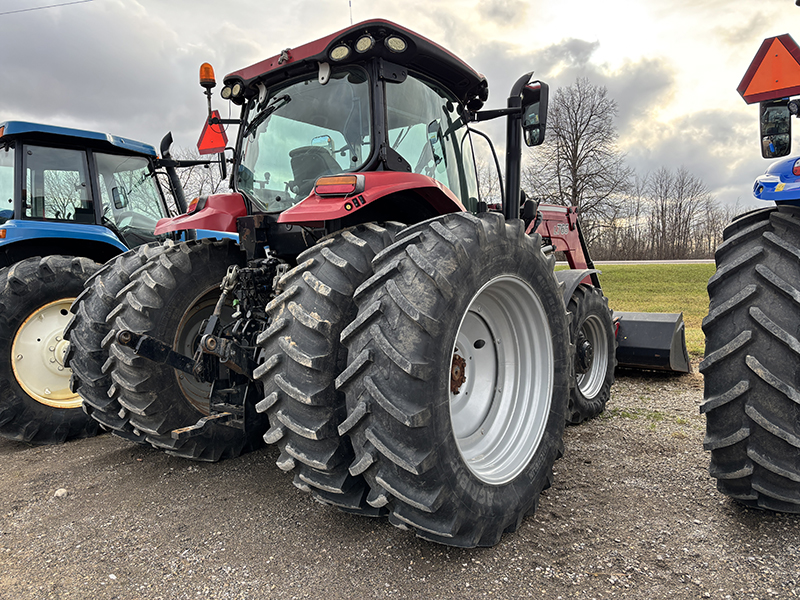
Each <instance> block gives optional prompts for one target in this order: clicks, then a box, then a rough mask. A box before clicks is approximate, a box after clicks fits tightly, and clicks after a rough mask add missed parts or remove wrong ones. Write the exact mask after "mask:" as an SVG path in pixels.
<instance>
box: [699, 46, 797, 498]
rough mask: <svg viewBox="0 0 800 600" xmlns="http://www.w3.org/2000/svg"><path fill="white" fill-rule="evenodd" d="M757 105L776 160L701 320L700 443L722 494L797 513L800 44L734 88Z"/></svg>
mask: <svg viewBox="0 0 800 600" xmlns="http://www.w3.org/2000/svg"><path fill="white" fill-rule="evenodd" d="M738 91H739V93H740V94H741V95H742V97H743V98H744V100H745V101H746V102H747V103H748V104H753V103H759V108H760V110H759V114H760V118H759V123H760V137H759V146H760V147H761V155H762V156H763V157H764V158H768V159H777V158H780V160H776V161H775V162H773V163H772V164H771V165H770V166H769V167H768V168H767V171H766V173H765V174H763V175H761V176H759V177H758V178H757V179H756V182H755V184H754V186H753V194H754V196H755V197H756V198H757V199H759V200H764V201H767V202H769V205H767V206H765V207H764V208H760V209H757V210H754V211H751V212H748V213H745V214H743V215H741V216H739V217H737V218H736V219H734V221H733V222H732V223H731V224H730V225H728V227H726V228H725V231H724V233H723V242H722V244H721V245H720V246H719V248H717V251H716V253H715V260H716V264H717V270H716V273H715V274H714V275H713V276H712V277H711V279H710V280H709V282H708V296H709V309H708V316H707V317H706V318H705V319H704V320H703V331H704V333H705V335H706V353H705V358H704V360H703V362H702V363H701V364H700V372H701V373H703V376H704V382H705V383H704V385H705V393H704V396H705V401H704V403H703V404H702V406H701V408H700V410H701V412H702V413H704V414H705V415H706V436H705V439H704V442H703V446H704V448H705V449H706V450H709V451H710V452H711V463H710V467H709V472H710V474H711V476H712V477H714V478H715V479H716V480H717V488H718V489H719V491H720V492H722V493H723V494H725V495H727V496H730V497H731V498H733V499H734V500H736V501H738V502H740V503H742V504H744V505H746V506H751V507H754V508H761V509H768V510H775V511H780V512H789V513H800V157H797V156H794V157H790V158H783V157H787V156H788V155H789V154H790V152H791V142H792V140H791V117H792V116H797V115H798V114H800V100H798V99H797V98H795V99H792V97H793V96H795V97H796V96H797V95H798V94H800V47H798V46H797V44H796V43H795V42H794V40H792V38H791V37H790V36H789V35H780V36H777V37H773V38H768V39H766V40H764V42H763V44H762V45H761V48H760V49H759V51H758V53H757V54H756V57H755V59H754V60H753V62H752V64H751V65H750V68H749V69H748V71H747V73H746V74H745V77H744V79H743V80H742V82H741V84H740V85H739V88H738Z"/></svg>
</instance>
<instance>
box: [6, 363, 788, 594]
mask: <svg viewBox="0 0 800 600" xmlns="http://www.w3.org/2000/svg"><path fill="white" fill-rule="evenodd" d="M701 401H702V378H701V376H699V375H697V374H693V375H686V376H681V377H676V376H671V375H650V376H642V375H640V374H635V373H621V374H618V379H617V383H616V384H615V386H614V388H613V395H612V399H611V402H610V403H609V405H608V410H607V411H606V412H605V413H604V414H603V415H602V416H601V417H599V418H597V419H595V420H593V421H591V422H589V423H585V424H583V425H581V426H577V427H569V428H567V431H566V435H565V446H566V452H565V456H564V457H563V458H562V459H560V460H559V461H558V462H557V463H556V469H555V471H556V477H555V484H554V486H553V487H552V488H551V489H549V490H547V491H546V492H545V493H544V494H543V496H542V499H541V503H540V507H539V510H538V512H537V514H536V515H535V516H534V517H532V518H528V519H527V520H526V521H525V522H524V523H523V525H522V527H521V528H520V530H519V531H517V532H516V533H513V534H507V535H505V536H504V537H503V539H502V541H501V542H500V544H498V545H497V546H496V547H494V548H490V549H477V550H457V549H453V548H446V547H443V546H437V545H434V544H430V543H427V542H424V541H422V540H419V539H417V538H415V537H414V536H413V535H412V534H411V533H409V532H408V531H402V530H400V529H397V528H395V527H393V526H391V525H389V524H388V522H386V521H385V520H383V519H367V518H363V517H354V516H351V515H347V514H344V513H341V512H339V511H337V510H335V509H331V508H329V507H325V506H321V505H319V504H317V503H315V502H314V501H313V500H312V499H311V498H310V497H309V496H308V495H307V494H304V493H302V492H300V491H299V490H297V489H295V488H294V486H293V485H292V483H291V478H290V477H288V476H286V475H285V474H284V473H282V472H281V471H280V470H279V469H278V468H277V467H275V465H274V462H275V460H276V458H277V453H276V452H275V451H274V450H273V449H264V450H261V451H258V452H255V453H251V454H248V455H245V456H243V457H240V458H238V459H236V460H231V461H227V462H223V463H218V464H203V463H190V462H187V461H185V460H182V459H178V458H171V457H169V456H166V455H165V454H163V453H162V452H159V451H156V450H152V449H149V448H145V447H140V446H136V445H133V444H131V443H129V442H126V441H124V440H121V439H119V438H115V437H112V436H110V435H104V436H100V437H97V438H93V439H88V440H79V441H75V442H71V443H68V444H65V445H62V446H52V447H31V446H27V445H24V444H19V443H15V442H9V441H2V440H0V597H2V598H15V599H19V600H25V599H34V598H35V599H39V598H59V599H67V598H75V599H79V598H80V599H84V598H94V599H98V600H104V599H111V598H118V599H134V598H148V599H159V598H161V599H164V600H167V599H169V600H172V599H181V598H186V599H188V598H220V599H222V598H321V597H324V598H326V600H333V599H339V598H342V599H344V598H347V599H350V598H375V597H381V598H382V597H387V596H393V597H397V598H423V597H424V598H431V597H435V598H483V597H495V598H521V597H531V598H548V599H551V598H552V599H558V598H562V599H564V600H566V599H567V598H598V599H600V598H653V599H656V598H658V599H660V598H718V599H727V598H735V599H740V598H758V599H762V598H780V599H786V598H795V597H800V592H797V591H796V587H797V586H798V585H800V581H798V580H800V574H799V572H800V567H798V565H800V517H797V516H787V515H779V514H775V513H765V512H759V511H754V510H750V509H746V508H743V507H741V506H739V505H737V504H735V503H734V502H732V501H730V500H728V499H727V498H725V497H723V496H721V495H720V494H719V493H718V492H717V491H716V489H715V485H714V480H712V479H711V478H709V476H708V473H707V466H708V455H707V454H706V453H705V452H704V451H703V449H702V439H703V433H704V426H705V423H704V419H703V418H702V417H701V416H700V414H699V411H698V407H699V405H700V403H701ZM62 489H63V490H66V495H64V496H62V497H57V496H56V491H58V490H62ZM61 494H63V492H61Z"/></svg>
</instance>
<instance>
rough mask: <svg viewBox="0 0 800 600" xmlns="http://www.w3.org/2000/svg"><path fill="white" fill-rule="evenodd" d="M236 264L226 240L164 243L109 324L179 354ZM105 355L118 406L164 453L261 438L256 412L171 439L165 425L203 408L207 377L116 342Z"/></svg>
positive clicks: (194, 455)
mask: <svg viewBox="0 0 800 600" xmlns="http://www.w3.org/2000/svg"><path fill="white" fill-rule="evenodd" d="M243 264H244V255H243V254H242V253H241V252H240V251H239V250H238V248H237V247H236V245H235V244H234V243H232V242H231V241H230V240H223V241H218V240H208V239H204V240H198V241H190V242H183V243H179V244H175V245H174V246H172V247H170V248H167V249H166V250H165V251H164V252H163V253H161V254H159V255H158V256H156V257H155V258H154V259H153V260H150V261H148V262H147V263H145V264H144V266H142V267H141V268H140V269H139V270H138V271H137V272H136V273H135V274H134V275H133V276H132V277H131V282H130V283H129V284H128V286H127V287H125V288H123V290H122V291H121V292H120V294H119V301H118V304H117V306H116V308H114V309H113V310H112V312H111V314H110V315H109V318H110V319H113V328H114V330H115V331H120V330H123V329H128V330H130V331H133V332H134V333H139V334H146V335H150V336H152V337H155V338H157V339H159V340H162V341H164V342H165V343H167V344H169V345H171V346H172V348H173V349H174V350H176V351H178V352H180V353H181V354H184V355H190V356H191V355H193V354H194V351H195V349H196V348H197V342H198V335H199V333H200V331H201V329H200V327H201V324H202V322H203V320H204V319H206V318H208V317H209V316H210V315H211V312H212V311H213V308H214V306H215V304H216V302H217V299H218V298H219V294H220V290H219V285H220V283H221V282H222V279H223V277H224V276H225V274H226V272H227V269H228V266H230V265H240V266H241V265H243ZM110 360H111V365H110V373H111V379H112V382H113V383H112V385H111V388H110V390H109V394H110V395H111V397H112V398H113V399H114V400H116V401H117V402H119V404H120V405H121V406H122V408H123V409H124V412H123V414H122V417H123V418H128V419H130V423H131V425H132V426H133V428H134V429H135V430H136V431H137V432H141V434H143V435H145V436H146V439H147V441H148V442H149V443H150V444H152V445H154V446H156V447H158V448H162V449H164V450H166V451H167V453H168V454H172V455H175V456H180V457H183V458H189V459H193V460H201V461H217V460H221V459H224V458H232V457H235V456H238V455H239V454H241V453H242V452H243V451H245V450H249V449H252V448H255V447H258V446H259V445H261V444H262V440H261V436H262V435H263V434H264V430H263V428H260V420H256V422H253V421H252V420H246V421H245V422H246V423H247V425H248V429H247V430H242V429H239V428H237V427H234V426H230V425H226V424H224V423H216V422H212V423H210V424H209V425H207V426H206V427H205V428H204V429H203V431H202V433H200V434H197V435H194V436H192V437H190V438H188V439H186V440H175V439H173V438H172V437H171V432H172V431H173V430H175V429H179V428H183V427H187V426H190V425H194V424H196V423H197V421H198V420H199V419H201V418H203V417H204V416H207V415H208V414H209V411H210V407H209V401H208V393H209V389H210V384H206V383H202V382H199V381H198V380H196V379H195V378H194V377H192V376H190V375H187V374H185V373H183V372H179V371H176V370H175V369H172V368H171V367H168V366H166V365H161V364H156V363H154V362H152V361H150V360H148V359H146V358H144V357H140V356H136V355H135V354H134V353H133V351H132V350H131V349H129V348H127V347H124V346H121V345H119V344H118V343H116V342H113V343H112V344H111V346H110Z"/></svg>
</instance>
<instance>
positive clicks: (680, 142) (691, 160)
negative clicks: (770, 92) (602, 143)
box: [622, 109, 768, 206]
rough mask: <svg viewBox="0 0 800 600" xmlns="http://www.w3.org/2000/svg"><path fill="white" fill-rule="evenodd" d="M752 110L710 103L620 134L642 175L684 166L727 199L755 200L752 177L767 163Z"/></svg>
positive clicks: (729, 201) (727, 201)
mask: <svg viewBox="0 0 800 600" xmlns="http://www.w3.org/2000/svg"><path fill="white" fill-rule="evenodd" d="M750 113H751V111H749V110H747V109H743V110H741V111H739V112H737V113H734V114H727V113H723V112H719V111H714V110H710V109H709V110H703V111H699V112H697V113H694V114H692V115H687V116H685V117H681V118H678V119H675V120H674V121H672V122H669V123H659V122H650V123H640V127H639V129H638V130H637V131H636V132H634V135H631V136H629V137H628V138H627V139H625V140H622V141H623V142H624V145H625V146H626V147H625V149H626V151H627V159H628V163H629V164H630V165H631V166H633V167H634V168H635V169H636V171H637V173H638V174H639V175H641V176H644V175H646V174H647V173H650V172H653V171H655V170H657V169H658V168H660V167H662V166H663V167H666V168H668V169H677V168H678V167H685V168H686V169H687V170H689V171H690V172H691V173H693V174H694V175H696V176H698V177H699V178H700V179H702V180H703V181H704V182H705V183H706V185H707V186H708V188H709V190H710V191H711V193H712V194H714V195H715V196H716V197H717V199H718V200H719V201H720V202H722V203H723V204H730V205H733V204H735V203H737V201H738V203H739V204H741V205H743V206H756V205H758V201H756V200H755V199H754V198H753V196H752V187H753V181H754V179H755V178H756V177H757V176H758V175H760V174H762V173H763V172H764V171H765V170H766V167H767V164H768V163H767V162H766V161H764V160H763V159H762V158H761V154H760V150H759V145H758V124H757V123H756V117H755V115H754V114H750Z"/></svg>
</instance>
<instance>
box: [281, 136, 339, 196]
mask: <svg viewBox="0 0 800 600" xmlns="http://www.w3.org/2000/svg"><path fill="white" fill-rule="evenodd" d="M289 159H290V160H291V165H292V175H293V176H294V179H293V180H292V181H290V182H289V189H291V190H292V191H293V192H294V193H295V194H297V195H298V196H299V197H300V198H305V197H306V196H308V194H310V193H311V188H313V187H314V182H315V181H316V180H317V179H318V178H319V177H322V176H323V175H333V174H335V173H340V172H341V171H342V167H340V166H339V163H337V162H336V159H335V158H333V155H332V154H331V153H330V151H329V150H328V149H327V148H323V147H322V146H300V147H299V148H295V149H294V150H292V151H291V152H289Z"/></svg>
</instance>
